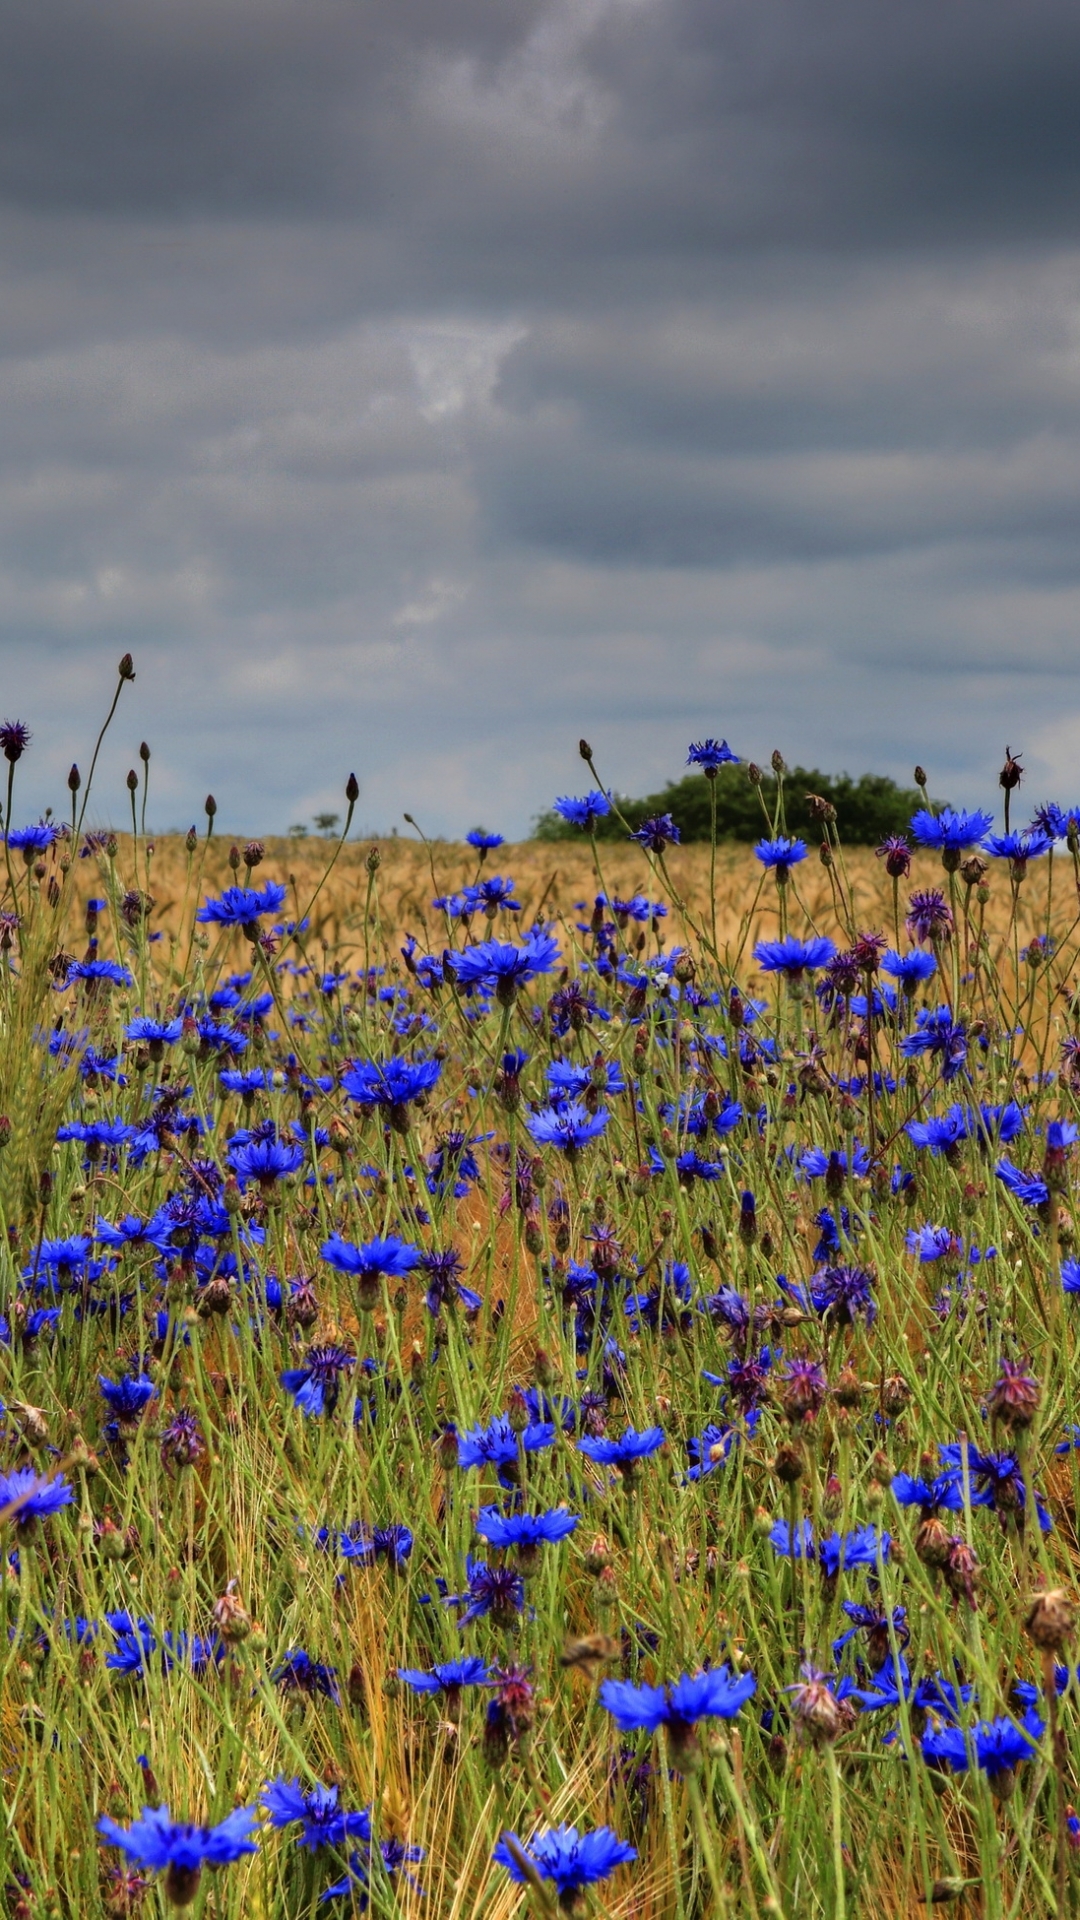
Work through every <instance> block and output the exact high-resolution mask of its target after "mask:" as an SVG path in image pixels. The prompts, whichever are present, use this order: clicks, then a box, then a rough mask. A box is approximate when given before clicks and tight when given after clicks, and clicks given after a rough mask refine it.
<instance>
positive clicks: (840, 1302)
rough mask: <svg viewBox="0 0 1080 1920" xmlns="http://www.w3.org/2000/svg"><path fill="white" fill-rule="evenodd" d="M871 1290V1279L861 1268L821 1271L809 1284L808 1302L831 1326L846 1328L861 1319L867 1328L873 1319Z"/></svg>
mask: <svg viewBox="0 0 1080 1920" xmlns="http://www.w3.org/2000/svg"><path fill="white" fill-rule="evenodd" d="M873 1287H874V1281H873V1276H872V1275H871V1274H869V1273H867V1272H866V1270H865V1269H864V1268H863V1267H849V1266H840V1267H824V1268H822V1270H821V1272H820V1273H816V1274H815V1275H814V1277H813V1279H812V1280H811V1282H810V1288H809V1295H810V1302H811V1305H812V1306H813V1309H814V1312H815V1313H817V1314H820V1315H821V1318H822V1319H823V1320H828V1321H830V1322H831V1323H832V1324H833V1325H835V1326H839V1327H849V1326H851V1325H852V1324H853V1322H854V1321H855V1320H856V1318H858V1317H860V1316H861V1318H862V1319H863V1320H865V1322H866V1324H867V1326H868V1327H869V1326H872V1325H873V1323H874V1321H875V1319H876V1318H877V1305H876V1303H875V1301H874V1295H873Z"/></svg>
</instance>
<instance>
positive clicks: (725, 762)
mask: <svg viewBox="0 0 1080 1920" xmlns="http://www.w3.org/2000/svg"><path fill="white" fill-rule="evenodd" d="M686 764H687V766H688V767H700V768H701V770H702V772H703V773H716V772H717V771H718V770H719V768H721V767H724V766H733V767H737V766H739V765H740V764H741V763H740V760H739V756H738V754H737V753H732V751H731V748H730V747H729V746H728V743H727V741H726V740H714V739H713V738H712V736H711V735H710V736H709V738H708V740H695V741H694V742H693V743H692V744H691V746H690V749H689V752H688V753H687V756H686Z"/></svg>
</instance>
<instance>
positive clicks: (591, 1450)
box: [578, 1427, 664, 1480]
mask: <svg viewBox="0 0 1080 1920" xmlns="http://www.w3.org/2000/svg"><path fill="white" fill-rule="evenodd" d="M663 1444H664V1429H663V1427H646V1428H645V1429H644V1431H643V1432H641V1433H637V1432H635V1430H634V1428H633V1427H627V1429H626V1432H625V1433H624V1434H623V1436H622V1438H621V1439H620V1440H609V1439H607V1438H604V1437H600V1438H597V1437H596V1436H595V1435H593V1434H591V1433H587V1434H585V1435H583V1437H582V1438H581V1439H580V1440H579V1441H578V1449H579V1451H580V1452H581V1453H583V1454H585V1455H586V1456H587V1458H588V1459H590V1460H594V1461H595V1462H596V1464H597V1466H599V1467H618V1469H619V1472H620V1473H621V1474H622V1475H623V1477H624V1479H627V1480H629V1479H631V1478H632V1477H633V1475H634V1473H635V1471H636V1469H637V1466H638V1464H639V1462H640V1461H642V1460H645V1459H647V1458H648V1456H649V1454H650V1453H655V1452H656V1450H657V1448H658V1447H662V1446H663Z"/></svg>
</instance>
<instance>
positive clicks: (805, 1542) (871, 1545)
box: [769, 1520, 892, 1580]
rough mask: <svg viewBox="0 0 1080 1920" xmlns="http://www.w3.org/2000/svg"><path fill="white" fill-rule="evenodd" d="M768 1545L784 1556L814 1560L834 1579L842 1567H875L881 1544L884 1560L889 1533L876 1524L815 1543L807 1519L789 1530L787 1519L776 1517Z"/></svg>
mask: <svg viewBox="0 0 1080 1920" xmlns="http://www.w3.org/2000/svg"><path fill="white" fill-rule="evenodd" d="M769 1544H770V1546H771V1547H772V1548H773V1551H774V1552H775V1553H778V1554H780V1555H781V1557H782V1558H784V1559H794V1560H803V1559H806V1560H816V1561H817V1562H818V1563H819V1565H820V1567H821V1570H822V1572H823V1574H824V1575H825V1578H826V1579H827V1580H831V1579H835V1577H836V1575H837V1574H838V1573H839V1571H840V1569H841V1567H871V1568H873V1567H876V1566H877V1562H878V1550H879V1547H880V1551H881V1557H882V1559H883V1560H887V1559H888V1558H889V1553H890V1550H891V1548H892V1536H891V1535H890V1534H887V1533H882V1534H881V1535H880V1536H879V1534H878V1530H877V1528H876V1527H875V1526H872V1525H870V1524H868V1525H866V1526H864V1527H853V1528H852V1530H851V1532H850V1533H846V1534H843V1535H841V1534H839V1533H830V1534H827V1535H826V1537H825V1538H824V1539H823V1540H822V1541H821V1543H820V1545H818V1544H817V1543H816V1542H815V1539H814V1530H813V1527H812V1526H811V1524H810V1522H809V1520H804V1521H803V1523H802V1527H801V1529H798V1528H797V1529H796V1531H795V1532H794V1533H792V1531H791V1528H790V1527H789V1525H788V1523H787V1521H786V1520H777V1521H776V1522H775V1523H774V1525H773V1527H772V1531H771V1532H770V1534H769Z"/></svg>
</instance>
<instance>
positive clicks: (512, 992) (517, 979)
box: [445, 929, 559, 1006]
mask: <svg viewBox="0 0 1080 1920" xmlns="http://www.w3.org/2000/svg"><path fill="white" fill-rule="evenodd" d="M558 959H559V945H558V942H557V940H555V939H554V938H553V936H552V935H551V934H549V933H544V932H543V931H542V929H537V930H536V931H534V932H533V933H531V934H530V935H529V938H528V939H527V940H526V942H525V944H524V946H520V947H515V946H513V945H511V944H509V943H508V942H505V941H502V940H481V941H480V942H479V943H478V944H477V945H476V946H472V947H466V948H465V951H464V953H450V954H448V956H447V958H446V961H445V964H446V965H447V966H449V967H450V968H451V969H452V971H453V974H454V978H455V979H456V981H457V983H458V985H459V987H464V988H465V989H466V991H469V992H471V991H472V990H474V989H475V988H477V987H487V988H490V989H491V990H492V991H493V992H494V994H495V997H496V999H497V1000H498V1001H499V1004H500V1006H511V1005H512V1004H513V1002H514V999H515V998H516V995H517V991H518V988H519V987H523V986H524V985H525V984H526V982H527V981H529V980H535V979H536V976H537V975H538V974H541V973H550V972H551V970H552V968H553V967H554V966H555V965H556V963H557V961H558Z"/></svg>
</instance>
